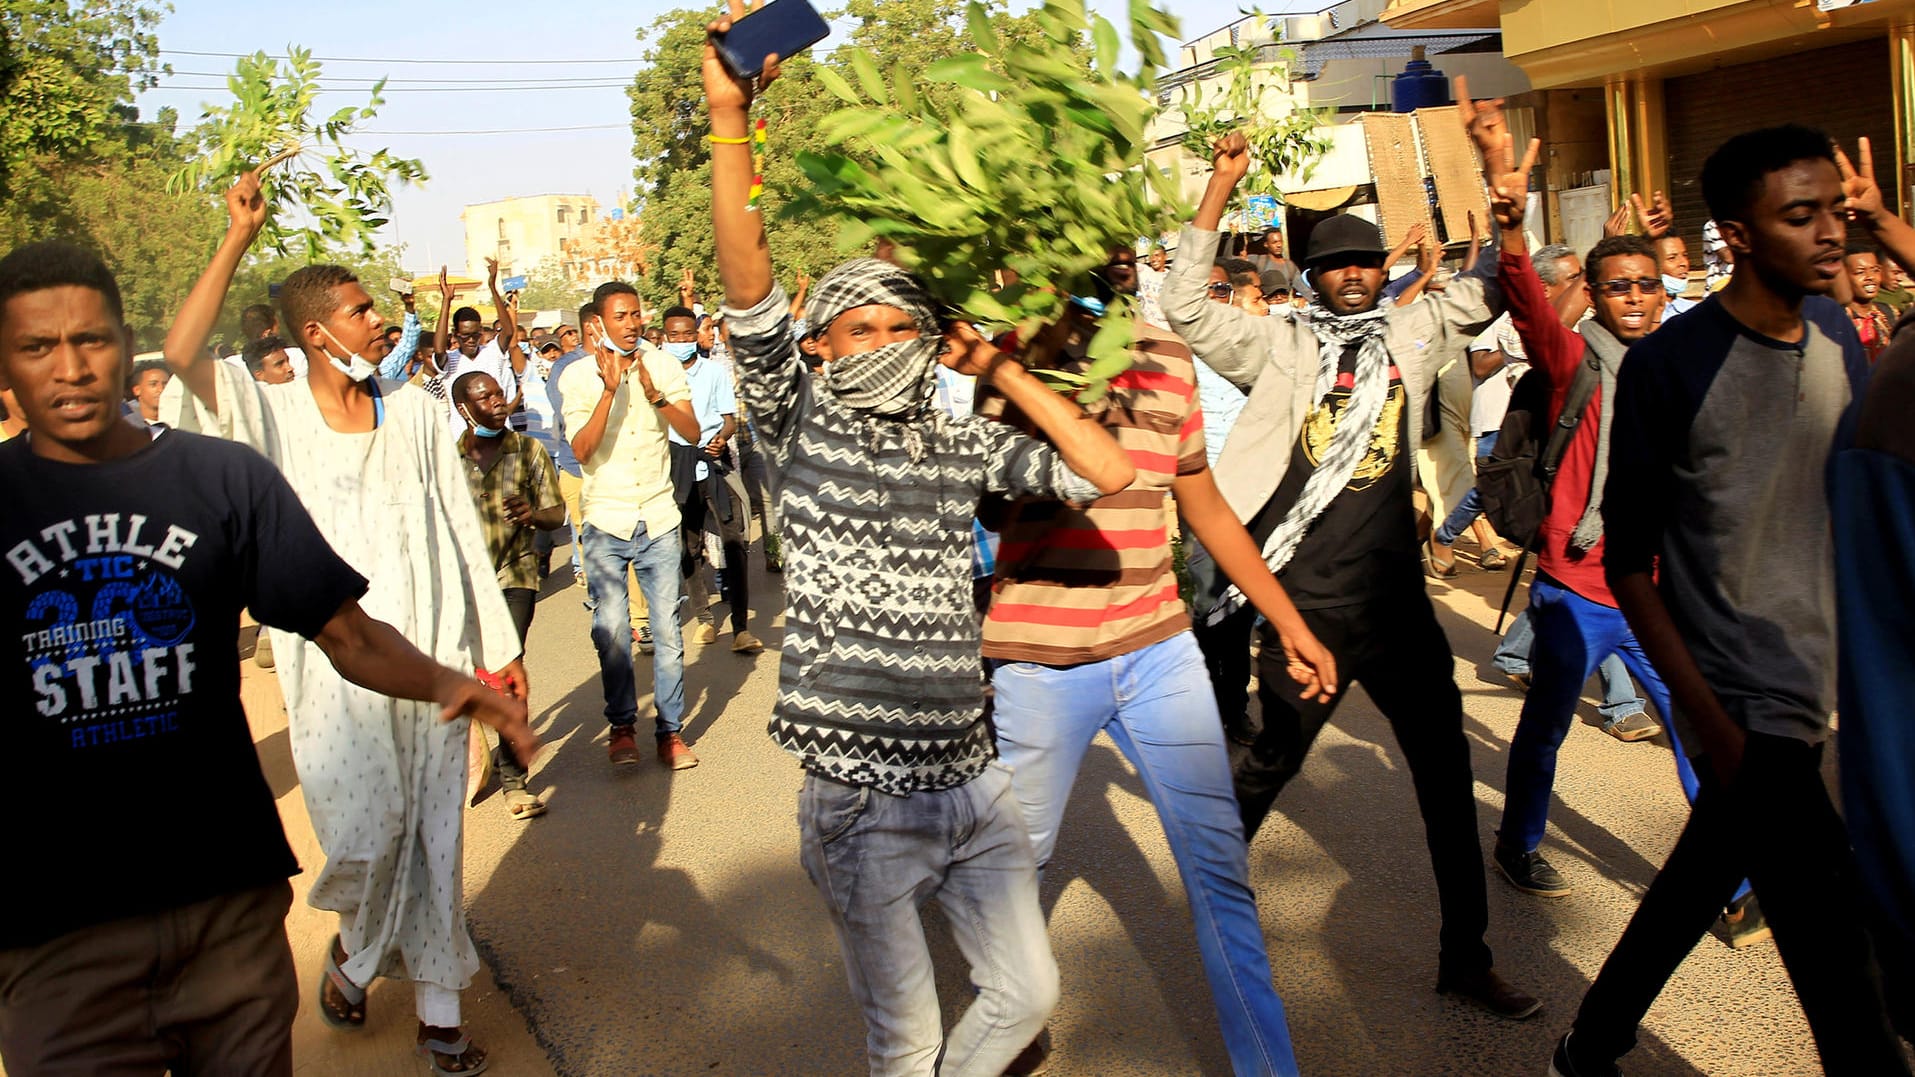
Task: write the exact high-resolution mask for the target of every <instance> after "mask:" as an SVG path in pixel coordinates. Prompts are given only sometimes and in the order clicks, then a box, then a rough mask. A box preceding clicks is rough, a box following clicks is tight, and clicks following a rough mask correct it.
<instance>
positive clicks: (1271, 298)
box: [1263, 288, 1290, 303]
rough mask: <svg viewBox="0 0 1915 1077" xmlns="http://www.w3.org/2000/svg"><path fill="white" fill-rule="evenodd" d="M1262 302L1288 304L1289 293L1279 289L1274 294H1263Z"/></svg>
mask: <svg viewBox="0 0 1915 1077" xmlns="http://www.w3.org/2000/svg"><path fill="white" fill-rule="evenodd" d="M1263 301H1264V302H1266V303H1288V302H1289V301H1290V293H1289V292H1287V291H1285V290H1283V289H1281V288H1279V289H1278V290H1276V291H1274V292H1265V293H1263Z"/></svg>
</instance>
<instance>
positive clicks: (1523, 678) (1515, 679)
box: [1503, 670, 1529, 692]
mask: <svg viewBox="0 0 1915 1077" xmlns="http://www.w3.org/2000/svg"><path fill="white" fill-rule="evenodd" d="M1503 674H1504V676H1506V677H1508V678H1509V683H1511V684H1513V685H1515V686H1516V687H1518V688H1520V689H1522V690H1523V691H1525V692H1527V691H1529V671H1528V670H1524V671H1523V672H1521V673H1511V672H1509V671H1508V670H1504V671H1503Z"/></svg>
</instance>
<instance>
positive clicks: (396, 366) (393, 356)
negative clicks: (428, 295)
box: [379, 292, 422, 381]
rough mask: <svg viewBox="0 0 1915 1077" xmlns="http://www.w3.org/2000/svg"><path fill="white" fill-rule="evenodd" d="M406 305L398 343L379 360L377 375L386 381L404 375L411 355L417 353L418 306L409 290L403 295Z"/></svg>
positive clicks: (394, 379)
mask: <svg viewBox="0 0 1915 1077" xmlns="http://www.w3.org/2000/svg"><path fill="white" fill-rule="evenodd" d="M402 299H403V302H404V303H405V306H406V317H405V322H404V324H403V325H402V326H401V327H400V330H399V343H398V344H397V345H395V346H394V347H393V349H392V351H391V353H390V354H388V355H387V356H386V357H385V358H384V359H382V360H380V361H379V376H380V377H382V378H385V379H387V380H388V381H396V380H398V379H400V378H403V377H405V376H406V368H407V367H409V366H411V365H412V357H413V356H415V355H417V354H419V337H420V336H421V334H422V331H421V329H420V327H419V306H418V302H417V300H416V299H415V298H414V297H413V294H412V293H411V292H407V293H406V294H405V295H404V296H403V297H402Z"/></svg>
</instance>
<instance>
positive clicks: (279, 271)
mask: <svg viewBox="0 0 1915 1077" xmlns="http://www.w3.org/2000/svg"><path fill="white" fill-rule="evenodd" d="M206 235H207V236H208V237H209V239H208V242H207V244H206V247H205V250H204V251H203V252H201V253H200V254H199V255H198V257H199V264H198V265H197V266H196V267H195V268H194V270H193V273H194V277H189V278H188V279H187V283H188V284H189V285H190V284H191V283H192V280H193V279H194V278H196V277H197V275H198V273H199V271H200V270H202V269H205V268H206V260H207V259H208V258H210V257H211V255H212V250H213V247H214V246H215V245H216V244H217V241H218V239H219V235H220V230H219V229H218V228H212V229H209V230H208V231H207V233H206ZM329 260H330V261H332V262H335V263H337V264H340V265H344V266H345V267H346V268H347V269H350V270H352V271H353V275H354V276H356V277H358V278H359V283H360V284H361V285H363V286H364V287H365V289H366V292H367V293H368V294H370V295H371V296H372V299H373V302H374V303H376V304H377V305H378V308H379V312H380V313H381V314H382V315H383V316H384V317H385V319H386V322H387V323H388V324H391V325H398V324H399V320H400V319H401V318H402V317H404V316H405V311H404V309H403V308H402V306H401V305H400V300H399V297H398V296H396V295H394V294H393V292H392V289H391V288H389V287H387V285H389V284H390V283H391V282H392V280H393V278H395V277H410V276H411V275H412V274H410V273H407V272H406V271H405V269H404V268H403V267H404V266H405V248H404V247H380V248H377V249H375V250H373V251H371V252H370V253H368V254H366V255H365V256H363V257H352V256H350V255H347V256H343V257H342V256H340V254H339V252H334V253H333V254H332V255H331V256H330V257H329ZM311 264H312V262H311V260H310V259H308V258H306V257H305V255H304V253H303V252H301V253H292V254H271V253H268V254H261V255H259V256H257V257H254V258H251V259H248V260H247V261H245V262H242V263H241V264H240V267H239V270H238V272H236V273H234V274H233V288H232V290H231V291H230V292H228V293H227V294H226V305H225V306H224V307H223V308H221V310H220V312H219V321H218V322H217V323H215V325H214V327H213V342H214V344H215V345H216V346H218V347H219V349H220V352H221V353H222V354H226V353H230V352H234V351H238V350H239V348H240V345H241V344H243V343H244V340H243V339H242V338H241V335H240V331H239V316H240V314H241V313H243V312H244V311H245V310H246V308H247V307H250V306H252V305H253V304H254V303H272V304H273V306H274V307H275V308H277V307H278V305H279V304H278V303H276V302H274V301H273V299H272V298H271V295H272V286H273V285H275V284H278V283H280V282H282V281H284V280H285V279H286V278H287V277H289V276H291V275H292V273H293V271H294V270H296V269H302V268H304V267H306V266H308V265H311ZM185 298H186V296H185V292H184V291H182V292H181V293H180V299H181V300H184V299H185ZM418 298H419V317H420V319H421V320H423V321H424V322H425V324H426V325H427V326H432V325H434V324H436V323H435V322H434V319H433V312H435V311H436V310H437V309H438V304H439V297H438V295H437V294H427V291H426V290H425V289H421V290H420V293H419V297H418ZM174 306H175V307H177V306H178V301H176V302H175V304H174ZM174 313H175V312H174V311H172V310H169V311H167V314H166V317H167V319H168V321H169V322H170V321H171V319H172V317H173V314H174ZM281 328H282V329H284V326H282V327H281Z"/></svg>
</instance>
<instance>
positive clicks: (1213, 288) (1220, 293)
mask: <svg viewBox="0 0 1915 1077" xmlns="http://www.w3.org/2000/svg"><path fill="white" fill-rule="evenodd" d="M1204 290H1205V291H1207V292H1209V293H1210V294H1211V295H1213V296H1216V297H1217V298H1218V299H1229V298H1230V297H1231V296H1233V295H1236V294H1237V290H1236V289H1235V288H1232V287H1231V286H1230V285H1229V284H1227V283H1223V282H1219V283H1216V284H1212V285H1210V286H1208V287H1207V288H1205V289H1204Z"/></svg>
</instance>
